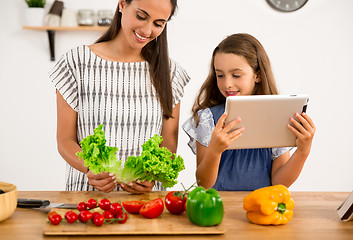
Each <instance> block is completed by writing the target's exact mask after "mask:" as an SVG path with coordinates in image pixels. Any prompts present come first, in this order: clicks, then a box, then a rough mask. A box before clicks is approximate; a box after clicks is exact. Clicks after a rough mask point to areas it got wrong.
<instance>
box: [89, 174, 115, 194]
mask: <svg viewBox="0 0 353 240" xmlns="http://www.w3.org/2000/svg"><path fill="white" fill-rule="evenodd" d="M86 175H87V178H88V180H89V184H90V185H91V186H92V187H94V188H95V189H97V190H99V191H102V192H107V193H108V192H111V191H113V190H114V189H115V188H116V186H117V185H118V183H117V181H116V179H115V176H114V175H113V174H112V173H106V172H104V173H98V174H94V173H93V172H91V171H88V172H87V174H86Z"/></svg>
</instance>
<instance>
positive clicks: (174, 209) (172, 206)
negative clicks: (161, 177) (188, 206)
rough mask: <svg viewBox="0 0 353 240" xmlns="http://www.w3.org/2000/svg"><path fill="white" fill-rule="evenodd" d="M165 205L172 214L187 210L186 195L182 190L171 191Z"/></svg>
mask: <svg viewBox="0 0 353 240" xmlns="http://www.w3.org/2000/svg"><path fill="white" fill-rule="evenodd" d="M164 202H165V207H166V208H167V209H168V211H169V212H170V213H171V214H181V213H182V212H184V211H185V203H186V196H185V195H183V193H182V192H179V191H173V192H169V193H168V194H167V196H166V197H165V200H164Z"/></svg>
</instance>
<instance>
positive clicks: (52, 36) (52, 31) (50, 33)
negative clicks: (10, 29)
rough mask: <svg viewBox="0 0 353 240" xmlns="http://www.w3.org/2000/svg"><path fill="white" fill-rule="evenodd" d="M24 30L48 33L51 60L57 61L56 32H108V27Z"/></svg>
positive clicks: (50, 27) (62, 27)
mask: <svg viewBox="0 0 353 240" xmlns="http://www.w3.org/2000/svg"><path fill="white" fill-rule="evenodd" d="M22 28H23V29H26V30H38V31H47V33H48V39H49V48H50V60H51V61H55V32H56V31H106V30H107V29H108V27H106V26H104V27H101V26H77V27H64V26H59V27H52V26H40V27H31V26H23V27H22Z"/></svg>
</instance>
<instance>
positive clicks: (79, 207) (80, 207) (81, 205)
mask: <svg viewBox="0 0 353 240" xmlns="http://www.w3.org/2000/svg"><path fill="white" fill-rule="evenodd" d="M77 210H79V211H80V212H81V211H84V210H87V205H86V203H85V202H80V203H78V204H77Z"/></svg>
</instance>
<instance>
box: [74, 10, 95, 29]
mask: <svg viewBox="0 0 353 240" xmlns="http://www.w3.org/2000/svg"><path fill="white" fill-rule="evenodd" d="M77 22H78V25H80V26H93V25H94V12H93V10H91V9H81V10H79V11H78V14H77Z"/></svg>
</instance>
